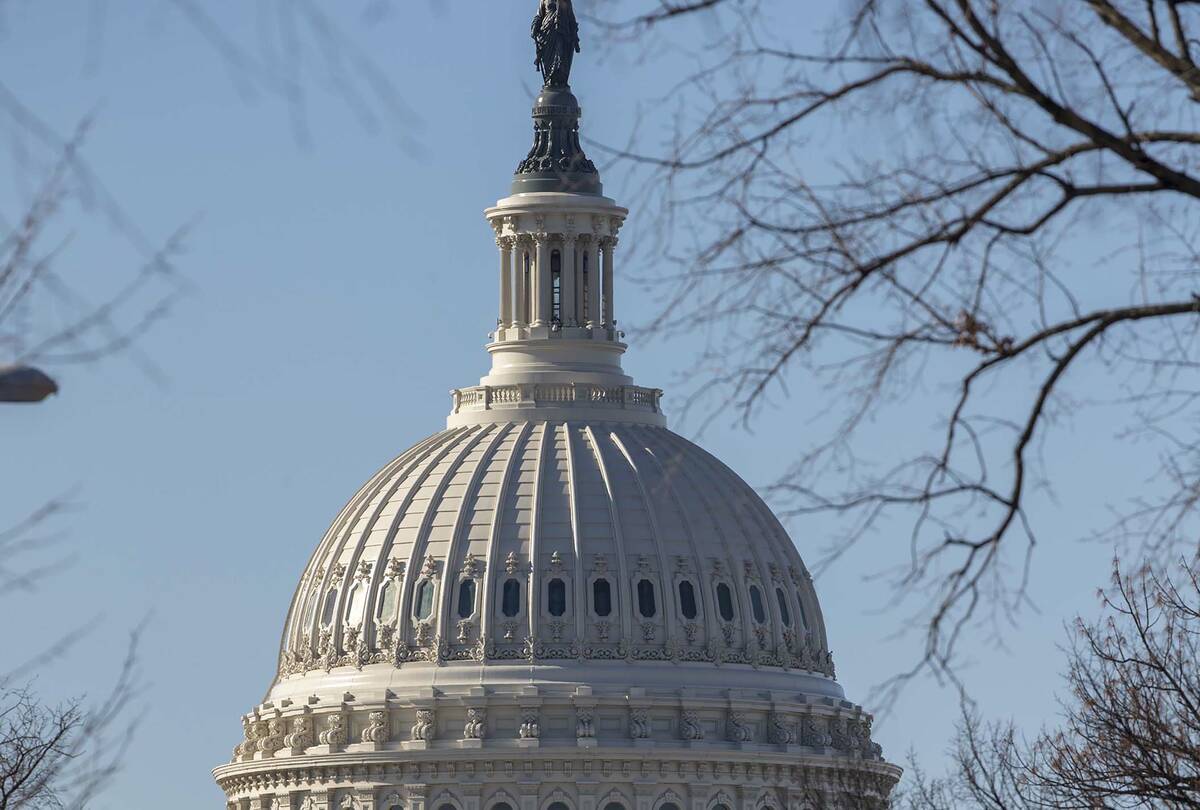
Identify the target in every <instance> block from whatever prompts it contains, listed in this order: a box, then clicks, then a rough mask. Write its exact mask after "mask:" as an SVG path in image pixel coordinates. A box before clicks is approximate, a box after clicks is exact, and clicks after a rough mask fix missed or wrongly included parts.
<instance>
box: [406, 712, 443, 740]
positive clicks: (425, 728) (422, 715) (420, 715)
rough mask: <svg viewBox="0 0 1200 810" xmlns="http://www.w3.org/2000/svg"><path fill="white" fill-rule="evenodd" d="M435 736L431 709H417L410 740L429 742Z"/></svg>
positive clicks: (435, 730) (435, 731)
mask: <svg viewBox="0 0 1200 810" xmlns="http://www.w3.org/2000/svg"><path fill="white" fill-rule="evenodd" d="M436 734H437V727H436V726H435V725H434V712H433V709H417V719H416V722H414V723H413V727H412V738H413V739H414V740H420V741H422V742H431V741H432V740H433V738H434V737H435V736H436Z"/></svg>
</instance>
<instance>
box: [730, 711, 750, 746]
mask: <svg viewBox="0 0 1200 810" xmlns="http://www.w3.org/2000/svg"><path fill="white" fill-rule="evenodd" d="M725 728H726V732H725V736H726V737H728V739H729V741H730V742H736V743H748V742H754V727H753V726H751V725H750V723H749V722H748V721H747V720H746V715H745V714H743V713H742V712H730V713H729V717H728V719H727V720H726V721H725Z"/></svg>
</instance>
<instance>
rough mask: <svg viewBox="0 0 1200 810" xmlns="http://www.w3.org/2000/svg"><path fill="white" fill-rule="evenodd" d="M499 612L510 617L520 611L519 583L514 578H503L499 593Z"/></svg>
mask: <svg viewBox="0 0 1200 810" xmlns="http://www.w3.org/2000/svg"><path fill="white" fill-rule="evenodd" d="M500 612H501V613H503V614H504V615H505V616H507V617H508V618H510V619H511V618H512V617H513V616H516V615H517V614H518V613H520V612H521V583H520V582H518V581H517V580H515V579H509V580H505V582H504V591H503V592H502V593H501V594H500Z"/></svg>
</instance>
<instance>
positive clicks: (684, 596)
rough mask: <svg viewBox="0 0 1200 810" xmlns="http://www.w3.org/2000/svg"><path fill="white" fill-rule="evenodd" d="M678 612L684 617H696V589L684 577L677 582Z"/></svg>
mask: <svg viewBox="0 0 1200 810" xmlns="http://www.w3.org/2000/svg"><path fill="white" fill-rule="evenodd" d="M679 612H680V613H682V614H683V618H685V619H694V618H696V613H697V611H696V589H695V588H694V587H693V586H692V583H690V582H688V581H687V580H686V579H685V580H684V581H683V582H680V583H679Z"/></svg>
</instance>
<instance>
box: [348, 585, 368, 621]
mask: <svg viewBox="0 0 1200 810" xmlns="http://www.w3.org/2000/svg"><path fill="white" fill-rule="evenodd" d="M366 601H367V590H366V588H364V587H363V585H362V583H361V582H359V583H357V584H355V586H354V587H353V588H351V589H350V599H349V600H348V604H347V605H346V624H349V625H352V626H355V627H357V626H358V625H360V624H362V620H363V608H364V606H365V605H364V603H365V602H366Z"/></svg>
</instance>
